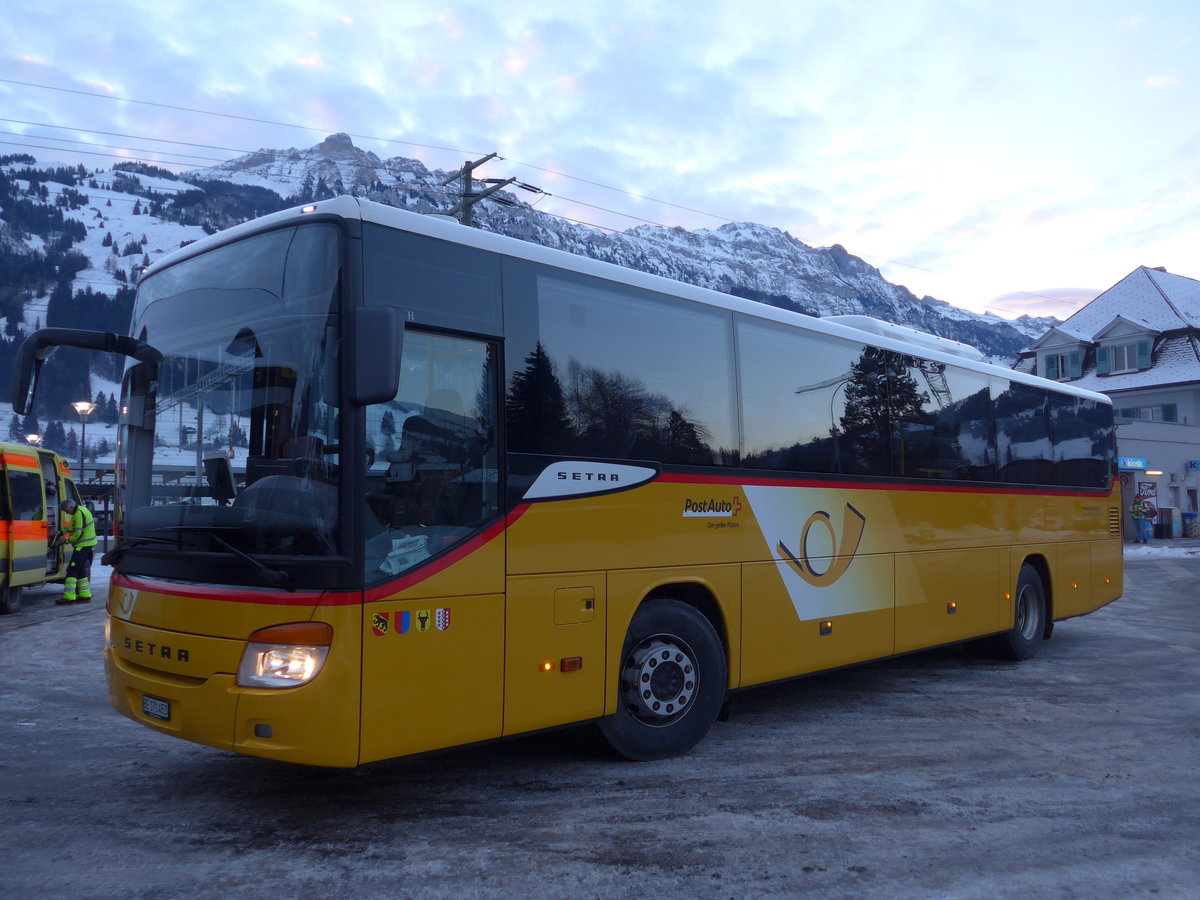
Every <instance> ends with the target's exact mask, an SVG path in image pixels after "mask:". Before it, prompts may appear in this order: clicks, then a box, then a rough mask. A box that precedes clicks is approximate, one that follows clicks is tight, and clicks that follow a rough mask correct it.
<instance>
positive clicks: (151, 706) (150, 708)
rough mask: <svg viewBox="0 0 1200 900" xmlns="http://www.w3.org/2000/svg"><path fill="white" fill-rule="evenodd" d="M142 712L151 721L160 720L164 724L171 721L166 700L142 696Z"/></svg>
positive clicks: (168, 704) (169, 708) (169, 709)
mask: <svg viewBox="0 0 1200 900" xmlns="http://www.w3.org/2000/svg"><path fill="white" fill-rule="evenodd" d="M142 712H144V713H145V714H146V715H148V716H149V717H150V718H152V719H161V720H162V721H164V722H169V721H170V720H171V704H170V703H168V702H167V701H166V700H159V699H158V698H157V697H147V696H146V695H145V694H143V695H142Z"/></svg>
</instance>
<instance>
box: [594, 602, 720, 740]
mask: <svg viewBox="0 0 1200 900" xmlns="http://www.w3.org/2000/svg"><path fill="white" fill-rule="evenodd" d="M727 672H728V668H727V664H726V661H725V650H724V648H723V647H722V646H721V639H720V637H719V636H718V635H717V632H716V629H714V628H713V626H712V623H711V622H709V621H708V619H706V618H705V617H704V616H703V615H702V614H701V613H700V612H699V611H697V610H696V609H695V608H694V607H691V606H688V605H687V604H686V603H681V602H680V601H678V600H669V599H658V600H650V601H647V602H646V603H644V604H642V606H641V608H639V609H638V611H637V612H636V613H635V614H634V617H633V621H632V622H631V623H630V624H629V632H628V633H627V634H626V635H625V643H624V645H623V647H622V650H621V671H620V681H619V685H618V687H619V692H620V693H619V696H618V698H617V711H616V712H615V713H613V714H612V715H611V716H608V717H606V718H604V719H601V720H600V732H601V733H602V734H603V735H604V738H605V740H607V741H608V743H609V745H610V746H611V747H612V748H613V749H614V750H615V751H616V752H617V753H618V754H620V755H621V756H623V757H625V758H626V759H632V760H639V761H644V760H652V759H665V758H667V757H670V756H679V755H680V754H682V753H686V752H687V751H688V750H690V749H692V747H694V746H696V744H698V743H699V742H700V740H701V738H703V737H704V736H705V735H706V734H708V730H709V729H710V728H711V727H712V724H713V722H714V721H716V718H717V714H718V713H719V712H720V711H721V705H722V704H723V703H724V702H725V686H726V682H727V680H728V676H727Z"/></svg>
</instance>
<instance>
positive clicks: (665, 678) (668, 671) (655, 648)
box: [621, 634, 700, 727]
mask: <svg viewBox="0 0 1200 900" xmlns="http://www.w3.org/2000/svg"><path fill="white" fill-rule="evenodd" d="M699 676H700V670H699V667H698V666H697V665H696V657H695V654H694V653H693V652H692V649H691V647H689V646H688V645H687V644H686V643H685V642H684V641H683V640H681V639H680V638H679V637H678V636H676V635H673V634H656V635H652V636H650V637H648V638H645V639H644V640H642V641H641V642H640V643H639V644H638V645H637V646H636V647H634V648H633V650H632V651H630V653H629V655H628V656H626V657H625V663H624V665H623V666H622V668H621V696H622V699H623V700H624V701H625V706H626V708H627V709H628V710H629V712H630V714H631V715H633V717H634V718H635V719H637V720H638V721H640V722H643V723H645V724H646V725H652V726H655V727H661V726H663V725H670V724H671V723H672V722H675V721H677V720H678V719H680V718H682V717H683V716H684V715H685V714H686V713H687V711H688V710H689V709H691V707H692V701H693V700H694V699H695V697H696V690H697V689H698V688H699V686H700V677H699Z"/></svg>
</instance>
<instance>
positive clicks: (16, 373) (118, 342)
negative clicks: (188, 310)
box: [12, 328, 162, 416]
mask: <svg viewBox="0 0 1200 900" xmlns="http://www.w3.org/2000/svg"><path fill="white" fill-rule="evenodd" d="M59 347H75V348H78V349H80V350H100V351H102V352H105V353H119V354H120V355H122V356H130V357H133V358H134V359H136V360H139V361H141V362H149V363H154V362H159V361H160V360H162V354H161V353H159V352H158V351H157V350H155V349H154V348H153V347H151V346H150V345H149V344H147V343H146V342H145V341H139V340H137V339H136V338H131V337H126V336H125V335H121V334H113V333H112V332H107V331H85V330H84V329H81V328H42V329H40V330H38V331H35V332H34V333H33V334H31V335H30V336H29V337H27V338H25V341H24V342H23V343H22V344H21V349H20V350H18V351H17V356H16V359H15V360H14V361H13V380H12V406H13V412H14V413H16V414H17V415H20V416H24V415H28V414H29V412H30V410H32V409H33V397H34V394H35V392H36V391H37V379H38V375H39V374H40V373H41V370H42V366H43V365H44V364H45V362H46V360H47V359H49V358H50V355H51V354H52V353H54V351H55V350H57V349H58V348H59Z"/></svg>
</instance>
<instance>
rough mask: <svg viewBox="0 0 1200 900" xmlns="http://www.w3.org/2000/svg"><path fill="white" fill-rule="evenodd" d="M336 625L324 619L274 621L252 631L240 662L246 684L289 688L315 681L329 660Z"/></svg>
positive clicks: (241, 677)
mask: <svg viewBox="0 0 1200 900" xmlns="http://www.w3.org/2000/svg"><path fill="white" fill-rule="evenodd" d="M331 643H333V628H331V627H330V626H329V625H326V624H325V623H324V622H296V623H293V624H291V625H274V626H272V627H270V628H263V629H261V630H259V631H256V632H254V634H252V635H250V639H249V641H248V642H247V644H246V649H245V650H243V651H242V660H241V662H240V663H239V664H238V673H237V683H238V684H239V685H241V686H242V687H267V688H289V687H298V686H300V685H302V684H307V683H308V682H310V681H312V680H313V679H314V678H316V677H317V675H318V674H319V673H320V671H321V666H323V665H324V664H325V658H326V657H327V656H328V655H329V645H330V644H331Z"/></svg>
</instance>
